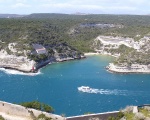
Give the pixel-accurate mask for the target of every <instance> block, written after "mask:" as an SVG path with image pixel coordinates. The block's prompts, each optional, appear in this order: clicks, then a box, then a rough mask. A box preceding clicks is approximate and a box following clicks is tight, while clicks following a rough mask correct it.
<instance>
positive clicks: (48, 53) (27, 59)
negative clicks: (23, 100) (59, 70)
mask: <svg viewBox="0 0 150 120" xmlns="http://www.w3.org/2000/svg"><path fill="white" fill-rule="evenodd" d="M21 46H24V49H22V48H21V47H20V46H19V44H18V43H9V44H8V46H7V47H6V48H3V49H1V50H0V67H2V68H9V69H16V70H19V71H23V72H35V71H37V70H38V69H39V68H41V67H43V66H45V65H47V64H48V63H53V62H62V61H67V60H73V59H81V58H83V57H84V55H82V54H81V53H80V52H78V51H77V50H75V49H74V48H72V47H70V46H68V45H67V44H59V45H56V46H42V45H39V46H42V49H41V48H33V46H32V45H31V46H30V45H27V44H24V45H21ZM43 49H44V50H45V51H44V52H43ZM41 50H42V52H41Z"/></svg>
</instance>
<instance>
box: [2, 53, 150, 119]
mask: <svg viewBox="0 0 150 120" xmlns="http://www.w3.org/2000/svg"><path fill="white" fill-rule="evenodd" d="M113 59H114V58H113V57H110V56H89V57H87V58H86V59H83V60H75V61H68V62H62V63H54V64H51V65H48V66H46V67H44V68H42V69H41V70H40V73H38V74H23V73H19V72H16V71H13V70H4V69H1V71H0V100H2V101H6V102H11V103H21V102H26V101H33V100H38V101H40V102H43V103H46V104H49V105H51V106H52V107H53V108H54V109H55V113H56V114H59V115H61V114H65V116H74V115H81V114H84V113H87V112H91V113H100V112H107V111H114V110H119V109H121V108H124V107H126V106H128V105H141V104H149V103H150V94H149V93H150V74H114V73H109V72H108V71H106V69H105V67H106V66H107V65H108V64H109V62H112V61H113ZM81 86H89V87H90V88H93V89H96V90H97V91H98V92H92V93H83V92H81V91H78V87H81Z"/></svg>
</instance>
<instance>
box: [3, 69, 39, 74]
mask: <svg viewBox="0 0 150 120" xmlns="http://www.w3.org/2000/svg"><path fill="white" fill-rule="evenodd" d="M0 71H3V72H5V73H6V74H12V75H27V76H36V75H39V74H41V72H40V71H38V72H37V73H24V72H20V71H17V70H11V69H5V68H0Z"/></svg>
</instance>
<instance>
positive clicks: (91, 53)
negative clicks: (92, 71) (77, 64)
mask: <svg viewBox="0 0 150 120" xmlns="http://www.w3.org/2000/svg"><path fill="white" fill-rule="evenodd" d="M84 55H85V56H92V55H100V54H99V53H94V52H89V53H84Z"/></svg>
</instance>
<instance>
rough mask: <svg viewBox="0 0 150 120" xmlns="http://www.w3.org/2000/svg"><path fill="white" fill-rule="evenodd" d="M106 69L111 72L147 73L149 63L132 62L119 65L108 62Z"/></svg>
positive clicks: (148, 71)
mask: <svg viewBox="0 0 150 120" xmlns="http://www.w3.org/2000/svg"><path fill="white" fill-rule="evenodd" d="M106 69H107V70H108V71H109V72H112V73H122V74H128V73H142V74H149V73H150V65H139V64H132V65H131V66H125V65H124V66H123V65H122V66H119V65H114V64H113V63H110V64H109V65H108V66H107V67H106Z"/></svg>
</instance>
